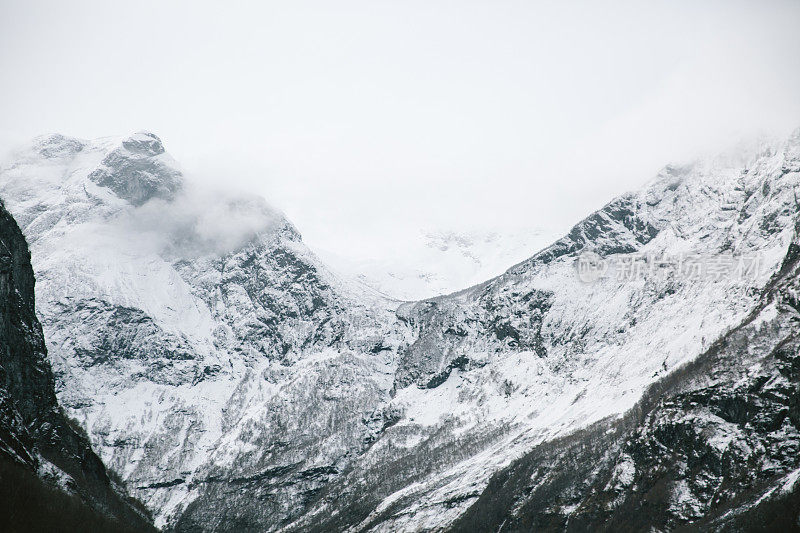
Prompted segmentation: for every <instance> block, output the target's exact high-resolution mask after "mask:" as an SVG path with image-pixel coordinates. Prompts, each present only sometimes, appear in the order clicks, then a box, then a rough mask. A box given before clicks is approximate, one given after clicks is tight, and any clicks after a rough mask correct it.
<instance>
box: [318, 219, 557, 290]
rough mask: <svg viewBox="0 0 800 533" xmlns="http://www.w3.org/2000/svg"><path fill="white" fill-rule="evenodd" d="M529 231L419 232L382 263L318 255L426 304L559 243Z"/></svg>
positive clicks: (546, 233) (320, 252) (342, 270)
mask: <svg viewBox="0 0 800 533" xmlns="http://www.w3.org/2000/svg"><path fill="white" fill-rule="evenodd" d="M554 237H555V236H554V235H553V232H552V231H549V230H547V231H546V230H542V229H530V228H519V227H516V228H495V229H485V228H475V229H471V230H453V229H436V230H431V229H428V230H420V231H419V233H418V234H417V235H416V236H415V238H407V239H399V240H393V244H394V245H393V247H392V249H391V250H389V251H384V252H382V253H381V255H380V257H379V258H366V259H358V258H351V257H342V256H341V255H339V254H336V253H333V252H330V251H327V250H324V249H316V248H315V249H314V250H315V252H317V254H318V255H319V256H320V258H321V259H322V260H323V261H324V262H325V264H327V265H329V266H331V268H333V269H334V270H335V271H336V272H337V273H339V274H340V275H342V276H345V277H349V278H353V279H357V280H359V281H361V282H362V283H364V284H365V285H367V286H368V287H371V288H373V289H375V290H377V291H378V292H380V293H382V294H385V295H387V296H389V297H390V298H395V299H398V300H406V301H413V300H423V299H425V298H432V297H434V296H439V295H442V294H450V293H452V292H456V291H458V290H461V289H465V288H467V287H471V286H473V285H476V284H478V283H481V282H483V281H486V280H487V279H489V278H493V277H495V276H498V275H500V274H502V273H503V272H505V271H506V270H507V269H508V268H509V267H510V266H512V265H515V264H517V263H519V262H520V261H523V260H525V259H527V258H528V257H530V256H531V255H533V253H535V252H537V251H539V250H541V249H542V248H544V247H545V246H547V245H548V244H550V243H551V242H552V241H553V240H554Z"/></svg>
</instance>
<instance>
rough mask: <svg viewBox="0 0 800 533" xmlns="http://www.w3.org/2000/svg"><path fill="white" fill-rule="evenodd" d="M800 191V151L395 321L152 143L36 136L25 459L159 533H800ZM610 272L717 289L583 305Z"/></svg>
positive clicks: (406, 310)
mask: <svg viewBox="0 0 800 533" xmlns="http://www.w3.org/2000/svg"><path fill="white" fill-rule="evenodd" d="M220 181H221V182H224V180H222V179H221V180H220ZM799 182H800V130H798V131H797V132H795V133H794V134H793V135H791V136H790V137H789V138H788V139H784V140H765V141H762V142H760V143H757V144H755V145H753V146H748V147H746V148H739V149H736V150H732V151H730V152H727V153H724V154H721V155H719V156H717V157H712V158H706V159H702V160H698V161H696V162H694V163H692V164H689V165H685V166H666V167H664V169H662V170H661V171H660V172H659V173H658V174H657V175H656V176H655V177H654V178H653V179H652V180H651V181H649V182H648V183H647V184H646V185H645V186H644V187H642V188H641V189H640V190H638V191H635V192H632V193H629V194H625V195H622V196H620V197H618V198H616V199H614V200H612V201H611V202H610V203H608V204H607V205H605V206H604V207H602V208H601V209H599V210H598V211H596V212H595V213H593V214H591V215H589V216H588V217H587V218H585V219H584V220H582V221H580V222H579V223H578V224H576V225H575V226H574V227H573V228H572V229H571V230H570V231H569V232H568V233H567V234H566V235H565V236H563V237H562V238H560V239H558V240H556V241H555V242H554V243H552V244H551V245H550V246H548V247H546V248H544V249H543V250H541V251H538V252H536V253H535V254H533V255H531V257H530V258H529V259H526V260H524V261H522V262H521V263H518V264H517V265H515V266H512V267H511V268H510V269H508V270H507V271H506V272H505V273H504V274H502V275H500V276H498V277H495V278H492V279H490V280H487V281H485V282H483V283H480V284H478V285H475V286H472V287H469V288H465V289H463V290H461V291H459V292H455V293H452V294H448V295H442V296H437V297H433V298H429V299H425V300H421V301H398V300H394V299H391V298H389V297H387V296H385V295H384V294H383V293H381V292H379V291H377V290H375V289H374V288H372V287H370V286H368V285H366V284H364V283H363V282H362V281H360V280H358V279H357V278H353V277H349V276H343V275H340V274H338V273H335V272H334V271H333V270H331V269H330V268H328V267H327V266H326V264H325V263H323V262H322V261H321V260H320V259H319V258H318V257H317V256H316V255H315V254H314V253H313V252H312V251H311V250H310V249H309V248H308V247H307V246H306V245H305V244H304V243H303V240H302V238H301V235H300V233H299V231H298V230H297V228H295V227H294V225H293V224H292V223H291V222H290V221H289V220H287V219H286V217H285V216H284V215H283V214H282V213H280V212H279V211H277V210H275V209H274V208H272V207H271V206H269V205H268V204H267V203H265V202H264V201H263V200H262V199H261V198H258V197H255V196H247V195H244V194H240V193H235V192H232V191H225V190H218V189H217V190H212V189H209V188H208V187H206V186H201V185H200V184H198V183H196V182H195V181H193V180H192V179H191V177H190V176H187V175H185V174H184V172H183V171H182V170H181V168H180V165H179V164H178V163H177V162H176V161H175V160H174V159H173V158H172V157H171V156H170V155H169V153H168V152H167V151H166V149H165V147H164V144H163V143H162V141H161V139H159V138H158V137H157V136H156V135H154V134H152V133H149V132H140V133H136V134H133V135H131V136H127V137H115V138H103V139H96V140H82V139H75V138H70V137H65V136H62V135H49V136H44V137H39V138H37V139H34V140H33V141H32V142H30V143H29V144H28V145H27V146H24V147H22V148H20V149H19V150H18V151H17V152H15V153H14V154H13V155H12V156H11V157H10V158H9V159H8V160H7V161H6V162H5V163H3V164H2V165H0V198H2V201H3V203H4V205H5V208H6V209H7V210H8V212H9V213H10V215H9V214H4V216H5V218H4V219H3V224H4V226H3V227H0V229H2V230H3V231H2V236H3V237H4V239H3V244H4V247H5V250H6V251H9V254H10V255H9V257H16V258H18V257H23V256H25V254H26V253H27V252H25V251H24V247H25V240H26V241H27V246H29V248H30V264H31V265H32V272H33V275H34V276H35V280H36V287H35V313H36V316H33V303H34V302H33V300H32V299H33V295H32V291H33V279H32V277H31V276H30V272H27V271H24V269H25V266H24V264H23V263H24V257H23V259H14V261H16V263H13V262H12V263H11V264H14V265H16V264H17V263H19V264H23V266H22V267H14V268H17V270H19V268H22V269H23V271H22V274H19V273H16V272H17V271H16V270H13V271H14V272H15V274H14V276H15V277H14V279H15V280H19V279H22V282H21V285H20V287H21V288H19V289H18V290H19V294H21V295H23V296H22V298H23V300H25V298H27V300H28V301H25V302H24V305H23V304H17V303H14V304H13V305H12V307H13V306H16V307H14V308H15V309H20V307H19V305H23V309H24V312H25V313H27V314H26V315H25V317H26V318H25V321H26V322H25V323H26V324H27V325H25V326H24V327H23V326H20V327H21V328H22V330H24V331H26V332H27V333H26V334H25V335H23V336H22V337H19V336H17V337H13V336H12V337H8V336H6V339H5V344H4V349H5V352H4V353H3V359H2V361H0V363H2V367H3V376H5V377H4V378H3V379H5V381H4V382H3V383H4V389H3V391H5V392H3V395H4V396H3V405H7V406H9V407H8V410H4V411H2V412H0V415H2V417H3V420H4V422H3V431H4V433H3V435H4V436H6V435H11V434H12V433H13V435H22V436H24V438H23V437H19V438H18V437H16V436H14V437H13V438H12V437H11V436H9V437H8V438H7V439H6V438H5V437H4V438H3V439H0V442H1V443H3V446H5V447H6V448H4V449H16V450H18V451H17V452H15V453H16V456H17V459H13V461H14V462H15V464H17V463H19V464H20V465H23V466H20V468H23V469H25V472H27V474H25V475H26V476H28V477H29V478H31V479H35V480H38V481H37V482H41V483H43V484H44V485H43V486H48V487H49V486H52V487H53V490H54V491H59V493H63V494H65V495H68V496H69V495H73V496H74V497H75V498H76V501H80V502H82V503H81V505H86V506H87V507H88V508H89V509H91V510H92V512H95V513H97V514H98V515H99V516H102V517H104V519H109V520H112V519H113V520H117V521H120V522H119V523H127V524H129V525H130V527H132V528H133V529H134V530H146V529H147V528H148V527H149V526H148V525H147V523H146V522H147V520H149V519H151V518H152V521H153V524H154V526H155V527H157V528H159V529H163V530H166V531H179V532H195V531H215V532H217V531H219V532H222V531H462V530H463V531H504V532H505V531H529V530H531V529H536V530H544V531H547V530H552V531H564V530H575V531H583V530H587V529H599V530H602V529H604V528H605V529H606V530H610V531H618V530H621V529H630V530H658V531H667V530H674V529H679V528H682V527H685V528H689V529H703V530H709V529H711V530H755V529H759V528H761V529H768V528H770V527H781V528H785V529H792V528H795V529H796V528H798V527H800V523H798V521H797V520H798V512H800V505H799V503H800V502H799V501H798V498H799V497H800V496H798V495H800V491H799V489H798V486H797V480H798V478H799V477H800V454H798V447H799V446H800V411H798V409H799V408H798V406H800V391H799V390H798V385H799V384H800V381H798V380H800V378H799V377H798V376H800V374H799V373H798V372H800V370H799V369H800V359H798V357H800V353H798V340H797V332H798V319H800V315H799V314H798V312H799V309H800V307H798V301H800V300H799V299H800V296H799V295H800V287H798V283H799V282H798V265H797V261H798V255H799V254H798V250H800V236H798V227H800V226H798V220H800V219H799V218H798V204H797V196H796V193H795V190H796V189H797V187H798V185H800V183H799ZM11 216H13V219H15V220H16V223H17V224H18V225H19V228H20V229H21V232H22V234H24V240H23V239H22V235H17V234H15V233H14V232H15V230H14V229H13V228H16V225H14V222H13V220H11ZM6 226H7V228H6ZM6 234H8V235H10V237H5V235H6ZM9 239H10V240H9ZM12 241H13V242H12ZM9 243H11V244H9ZM533 252H535V250H531V253H533ZM4 253H5V252H4ZM588 253H591V254H595V255H593V257H594V256H596V257H599V258H601V259H602V260H603V261H609V262H611V261H616V262H619V261H623V260H625V259H626V258H630V257H640V258H651V259H652V258H661V259H663V258H676V257H680V258H683V257H694V258H700V259H701V260H702V265H703V266H704V268H705V270H703V269H701V270H700V271H699V272H696V275H687V274H686V273H685V272H683V271H681V270H680V269H677V270H676V269H669V268H642V269H639V270H636V272H635V275H633V276H619V275H615V274H614V272H612V271H609V272H606V273H605V275H600V276H598V277H597V278H596V279H593V280H591V282H586V281H582V280H581V279H580V277H579V275H578V274H579V273H578V272H577V271H576V263H578V262H579V260H580V259H581V258H583V257H586V254H588ZM20 254H21V255H20ZM745 259H746V260H751V261H752V262H753V264H754V265H755V267H754V268H750V269H748V270H747V271H746V272H744V271H742V272H739V271H737V270H735V269H731V270H720V268H721V267H724V266H725V265H730V264H731V261H733V262H735V263H736V264H740V263H741V261H742V260H745ZM20 261H21V263H20ZM3 264H6V263H3ZM614 264H616V263H614ZM648 264H650V265H652V264H653V263H652V261H651V262H650V263H648ZM708 265H715V268H716V269H715V270H713V269H712V270H709V269H708ZM3 268H6V267H3ZM28 268H30V267H28ZM4 272H8V270H6V271H4ZM3 275H6V274H3ZM29 278H30V279H29ZM3 279H6V278H3ZM9 283H11V282H8V281H4V282H3V283H2V284H0V288H3V287H5V288H4V289H3V290H4V291H5V294H12V293H8V287H10V286H11V287H13V284H11V285H10V284H9ZM12 292H13V291H12ZM14 294H16V293H14ZM6 309H9V307H7V308H6ZM8 313H9V311H8V310H6V311H5V312H4V319H5V320H8V317H9V316H12V317H13V316H14V315H13V314H11V315H9V314H8ZM37 317H38V321H39V322H41V329H42V332H43V340H42V335H41V334H40V333H37V332H38V329H37V328H38V327H39V326H38V322H37V321H36V320H37ZM5 331H11V329H8V327H7V328H6V330H5ZM42 342H44V343H46V354H45V349H44V346H43V345H42ZM20 346H27V347H29V348H25V349H26V350H28V351H31V350H33V352H34V353H35V354H37V355H36V356H35V358H34V359H35V361H34V362H33V363H25V364H18V363H17V362H15V361H17V359H15V357H16V356H15V355H13V354H14V353H15V352H14V350H19V349H21V348H20ZM30 347H33V348H30ZM30 364H34V365H35V366H36V368H38V369H39V370H38V377H36V376H31V375H29V374H30V373H29V372H28V370H26V369H28V368H30ZM51 369H52V374H49V373H50V372H51ZM42 376H43V377H42ZM48 376H51V377H48ZM37 380H38V381H37ZM40 382H41V383H40ZM20 384H22V385H20ZM51 389H52V391H51V392H47V393H46V394H45V393H44V392H42V394H44V396H43V397H42V398H43V399H42V398H39V399H37V400H35V401H33V400H29V399H28V398H29V396H30V394H31V391H37V390H38V391H40V392H41V391H50V390H51ZM52 392H54V393H55V395H53V394H52ZM48 394H49V396H48ZM56 397H57V403H56ZM4 409H5V408H4ZM62 410H63V412H62ZM45 420H47V421H48V423H49V424H50V426H49V428H53V427H55V428H60V429H57V430H52V429H48V430H45V429H34V430H32V429H31V427H34V428H37V427H38V428H41V427H42V426H41V423H42V422H43V421H45ZM34 421H36V424H33V422H34ZM73 426H75V427H73ZM8 428H16V429H14V431H13V432H12V431H9V429H8ZM31 431H32V433H31ZM46 431H51V432H52V431H55V434H57V435H58V436H57V437H52V438H47V437H46V435H47V434H48V433H46ZM84 432H85V436H84V435H83V433H84ZM29 434H30V436H26V435H29ZM14 439H17V440H19V442H23V444H24V445H17V444H8V443H12V442H13V443H16V442H17V440H14ZM25 439H28V440H27V441H26V440H25ZM20 446H22V447H20ZM89 446H91V449H90V448H89ZM15 447H16V448H15ZM77 448H80V450H82V451H81V452H80V453H81V454H82V455H80V457H81V458H82V459H81V460H79V461H77V462H74V461H73V463H69V462H64V460H62V459H61V457H62V456H70V457H74V456H75V453H76V452H75V450H76V449H77ZM21 450H24V453H23V451H21ZM92 450H93V451H92ZM94 454H96V457H95V455H94ZM39 456H41V457H42V458H43V459H42V458H38V457H39ZM97 458H99V460H98V459H97ZM9 460H11V459H9ZM100 461H102V462H100ZM87 463H91V464H93V465H94V466H93V467H92V468H93V470H92V472H93V474H92V475H93V476H95V477H94V478H91V476H90V477H87V478H86V479H89V480H90V481H83V477H82V476H84V474H79V473H78V472H82V471H84V470H85V468H86V466H85V465H86V464H87ZM47 464H53V465H55V466H54V467H52V468H51V467H45V466H42V465H47ZM65 465H66V466H65ZM15 468H16V467H15ZM48 468H49V469H50V470H47V469H48ZM82 469H83V470H82ZM106 469H107V470H108V473H107V474H105V473H103V472H106ZM46 470H47V472H51V474H52V472H57V471H58V472H64V473H67V475H68V476H70V477H71V478H72V479H74V480H77V481H74V482H73V483H67V482H59V481H58V479H61V480H62V481H63V480H64V479H66V478H65V477H64V476H63V475H62V474H57V475H56V474H53V475H51V474H47V473H46V472H45V471H46ZM87 476H88V474H87ZM95 478H96V479H97V480H99V481H92V480H94V479H95ZM87 487H92V488H91V490H90V489H89V488H87ZM134 498H135V500H138V501H139V502H140V504H139V503H136V501H135V500H134Z"/></svg>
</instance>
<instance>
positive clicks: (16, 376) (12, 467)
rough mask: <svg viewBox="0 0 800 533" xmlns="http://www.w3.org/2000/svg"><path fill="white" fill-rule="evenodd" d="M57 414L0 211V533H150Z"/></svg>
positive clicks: (21, 259)
mask: <svg viewBox="0 0 800 533" xmlns="http://www.w3.org/2000/svg"><path fill="white" fill-rule="evenodd" d="M113 485H114V484H113V482H112V480H111V479H110V478H109V473H108V472H107V471H106V469H105V467H104V466H103V464H102V462H101V461H100V459H99V458H98V457H97V456H96V455H95V454H94V452H92V450H91V447H90V445H89V441H88V439H87V438H86V436H85V435H84V434H83V433H82V431H81V430H80V429H79V428H78V426H77V425H75V424H73V423H71V421H70V420H69V419H68V418H67V417H66V416H65V415H64V413H63V412H62V411H61V409H60V407H59V405H58V403H57V401H56V396H55V392H54V383H53V374H52V371H51V369H50V364H49V363H48V362H47V359H46V350H45V344H44V337H43V335H42V328H41V326H40V325H39V322H38V320H37V319H36V315H35V311H34V276H33V270H32V269H31V262H30V254H29V252H28V246H27V244H26V242H25V238H24V237H23V236H22V233H21V232H20V230H19V227H18V226H17V224H16V222H15V221H14V219H13V218H12V217H11V215H10V214H9V213H8V211H6V209H5V207H4V206H2V205H1V204H0V508H2V511H0V530H2V531H151V530H153V528H152V526H150V525H149V523H148V519H147V518H146V517H145V515H144V514H143V513H142V512H141V511H139V510H137V508H136V506H135V502H133V501H131V500H129V499H128V498H127V497H126V496H124V494H123V493H122V492H121V491H118V490H116V489H115V488H114V486H113Z"/></svg>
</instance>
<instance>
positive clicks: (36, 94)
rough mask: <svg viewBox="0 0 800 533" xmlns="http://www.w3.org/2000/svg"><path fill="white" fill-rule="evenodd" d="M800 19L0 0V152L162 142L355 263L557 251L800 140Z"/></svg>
mask: <svg viewBox="0 0 800 533" xmlns="http://www.w3.org/2000/svg"><path fill="white" fill-rule="evenodd" d="M798 23H800V3H798V2H789V1H786V2H777V1H773V2H736V1H707V2H688V1H687V2H675V1H673V2H646V3H642V2H607V3H600V2H585V3H569V4H567V3H561V2H522V1H520V2H488V1H486V2H443V1H439V2H414V1H412V2H366V1H365V2H337V3H326V2H291V3H288V2H286V3H272V2H266V3H261V2H259V3H255V2H254V3H243V2H236V3H206V2H187V3H179V2H147V1H145V2H126V3H117V2H37V1H32V2H6V1H2V2H0V45H1V48H0V50H2V52H0V71H1V72H3V83H2V84H0V142H2V143H3V145H4V146H10V145H11V144H13V143H16V142H21V141H23V140H24V139H25V138H28V137H32V136H34V135H38V134H41V133H46V132H61V133H64V134H67V135H74V136H78V137H83V138H92V137H99V136H104V135H110V134H127V133H130V132H133V131H137V130H140V129H147V130H150V131H153V132H155V133H157V134H158V135H159V136H161V138H162V139H163V140H164V143H165V145H166V147H167V150H169V151H170V152H171V153H172V154H173V155H174V156H175V158H176V159H178V160H179V161H181V162H182V164H183V165H184V166H185V167H186V168H187V170H188V172H189V173H190V174H192V175H200V176H203V178H204V179H205V180H208V181H211V182H213V183H214V185H215V186H217V187H222V188H227V187H236V188H240V189H246V190H249V191H252V192H255V193H258V194H261V195H263V196H264V197H265V198H267V200H268V201H269V202H270V203H271V204H272V205H275V206H277V207H278V208H280V209H282V210H284V211H285V212H286V214H287V216H288V217H289V218H290V220H292V221H293V222H294V223H295V224H296V225H297V226H298V228H299V229H300V231H301V232H302V233H303V235H304V238H305V240H306V241H307V242H309V243H310V244H311V245H312V246H315V247H317V248H322V249H326V250H330V251H331V252H334V253H336V254H338V255H340V256H343V257H350V258H355V259H367V258H381V259H386V258H390V259H391V258H393V257H400V256H403V255H404V251H403V250H404V249H405V248H406V247H407V246H408V245H409V243H412V242H414V240H415V239H417V237H418V236H419V235H420V230H421V229H424V230H440V229H444V230H450V229H456V230H459V229H463V228H468V229H470V230H474V229H475V228H478V229H486V230H493V231H496V230H499V231H503V230H508V231H512V230H513V231H517V230H518V229H519V228H522V229H526V230H536V231H542V232H544V234H546V235H555V234H557V233H558V232H561V231H563V230H565V229H566V228H567V227H568V226H569V225H570V224H572V223H574V222H575V221H576V220H578V219H579V218H581V217H582V216H584V215H585V214H587V213H588V212H590V211H592V210H594V209H596V208H598V207H600V206H601V205H602V204H604V203H605V202H606V201H608V200H609V199H611V198H612V197H613V196H614V195H616V194H619V193H621V192H624V191H626V190H629V189H631V188H634V187H636V186H638V185H639V184H641V183H643V182H645V181H647V180H648V178H649V177H651V176H652V175H653V174H654V173H655V172H656V171H657V169H658V168H659V167H661V166H662V165H663V164H665V163H667V162H670V161H675V162H680V161H683V160H686V159H689V158H691V157H694V156H695V155H697V154H698V153H700V152H706V151H714V150H716V149H718V148H720V147H722V146H726V145H728V144H730V143H732V142H734V141H736V140H738V139H739V138H741V137H748V136H753V135H756V134H760V133H762V132H766V133H771V134H775V135H785V134H786V133H788V131H789V130H791V129H793V128H794V127H797V126H800V97H798V95H800V59H798V58H800V32H798V31H797V29H796V28H797V26H798ZM203 205H205V203H203ZM226 214H230V213H221V214H219V216H221V217H222V216H225V215H226ZM212 215H216V214H215V213H213V212H210V213H208V216H209V217H210V216H212ZM192 216H194V214H193V215H192ZM170 217H171V219H170V221H169V223H170V224H173V223H174V224H175V227H176V228H180V227H182V226H181V220H182V218H181V217H182V215H181V214H180V213H177V214H175V215H170ZM154 220H160V218H154ZM207 220H208V224H207V227H206V229H205V230H202V231H205V232H207V233H208V235H207V237H208V239H209V242H223V243H227V242H229V241H230V240H234V241H235V240H237V239H238V238H239V234H238V233H237V234H236V235H233V236H230V235H226V234H224V233H225V232H226V231H227V230H224V229H220V228H224V227H226V226H225V225H224V224H220V225H219V227H218V228H217V226H216V225H215V224H214V221H213V220H212V219H210V218H208V217H207ZM246 225H247V224H245V226H246ZM240 226H241V224H234V225H233V227H236V228H239V227H240ZM193 231H194V230H193ZM237 231H238V230H237ZM249 231H250V230H249V229H247V228H246V231H245V232H244V233H245V234H247V233H248V232H249ZM214 232H223V234H219V235H215V234H214Z"/></svg>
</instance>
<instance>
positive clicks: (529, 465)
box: [452, 206, 800, 531]
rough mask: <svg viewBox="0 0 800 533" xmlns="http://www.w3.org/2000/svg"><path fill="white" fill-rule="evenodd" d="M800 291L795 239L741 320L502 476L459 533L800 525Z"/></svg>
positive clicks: (798, 251) (754, 528) (774, 528)
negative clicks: (611, 412)
mask: <svg viewBox="0 0 800 533" xmlns="http://www.w3.org/2000/svg"><path fill="white" fill-rule="evenodd" d="M797 220H798V222H800V206H798V213H797ZM799 294H800V240H798V237H797V236H796V237H795V239H794V242H793V244H792V245H791V246H790V248H789V250H788V252H787V255H786V257H785V259H784V262H783V264H782V266H781V269H780V270H779V272H778V273H776V275H775V276H774V278H773V279H772V280H771V281H770V283H769V284H768V285H767V286H766V287H765V289H764V291H763V293H762V295H761V297H760V299H759V302H758V304H757V305H756V307H755V308H754V309H753V311H752V312H751V313H750V314H749V315H748V316H747V317H746V318H745V319H744V320H743V321H742V323H741V324H739V325H738V326H736V327H735V328H733V329H732V330H731V331H730V332H729V333H727V334H726V335H724V336H723V337H722V338H720V339H719V340H718V341H716V342H715V343H714V344H713V345H712V346H711V347H710V348H709V349H708V350H707V351H706V352H704V353H703V354H702V355H700V356H699V357H698V358H697V359H695V360H694V361H692V362H691V363H688V364H687V365H685V366H683V367H681V368H679V369H678V370H677V371H675V372H674V373H672V374H670V375H669V376H668V377H666V378H664V379H662V380H659V381H658V382H656V383H654V384H653V385H651V386H650V387H649V388H648V390H647V392H646V394H645V395H644V397H643V398H642V399H641V400H640V401H639V402H637V404H636V405H635V407H634V408H633V409H632V410H630V411H629V412H627V413H626V414H625V415H624V416H622V417H611V418H609V419H606V420H603V421H601V422H599V423H597V424H595V425H594V426H592V427H590V428H587V429H586V430H583V431H580V432H578V433H577V434H574V435H570V436H568V437H566V438H563V439H559V440H556V441H554V442H550V443H547V444H546V445H542V446H539V447H537V448H536V449H534V450H533V451H532V452H530V453H528V454H526V455H525V456H524V457H522V458H521V459H519V460H517V461H515V462H514V463H512V464H511V465H509V467H507V468H505V469H504V470H502V471H500V472H498V473H497V474H495V475H494V476H493V477H492V480H491V482H490V483H489V485H488V486H487V488H486V489H485V490H484V491H483V493H482V494H481V497H480V498H479V499H478V500H477V501H476V502H475V503H474V504H473V505H472V506H471V507H470V509H469V510H468V511H467V512H466V513H465V514H464V515H463V516H462V517H461V518H460V519H459V521H458V522H457V523H456V524H455V526H454V527H453V528H452V529H453V530H454V531H475V530H476V528H477V529H479V530H486V531H489V530H491V531H530V530H532V529H534V530H537V531H548V530H553V531H565V530H566V531H587V530H592V531H622V530H631V531H645V530H647V531H649V530H657V531H667V530H673V529H676V528H681V527H687V528H688V527H691V528H692V529H694V528H699V529H701V530H704V531H710V530H726V531H730V530H735V531H738V530H742V531H794V530H797V529H800V484H798V483H797V481H798V478H799V477H800V454H799V453H798V452H800V335H799V334H800V327H799V326H800V313H799V312H798V311H800V301H798V295H799Z"/></svg>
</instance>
